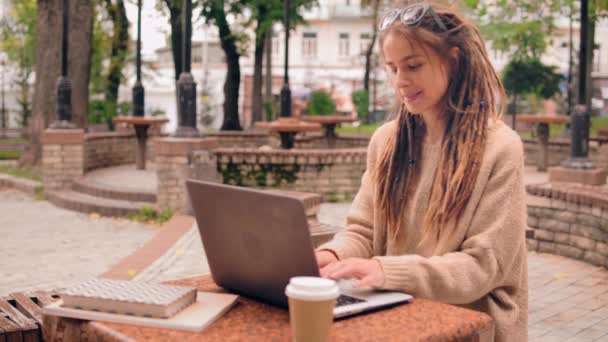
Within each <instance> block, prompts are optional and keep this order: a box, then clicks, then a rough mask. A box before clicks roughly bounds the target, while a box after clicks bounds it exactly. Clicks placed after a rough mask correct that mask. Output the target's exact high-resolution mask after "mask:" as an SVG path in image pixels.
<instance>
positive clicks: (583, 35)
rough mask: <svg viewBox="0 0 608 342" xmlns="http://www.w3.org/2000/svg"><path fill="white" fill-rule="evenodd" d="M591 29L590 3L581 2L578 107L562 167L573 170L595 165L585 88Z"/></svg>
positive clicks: (583, 0)
mask: <svg viewBox="0 0 608 342" xmlns="http://www.w3.org/2000/svg"><path fill="white" fill-rule="evenodd" d="M588 28H589V2H588V0H582V1H581V31H580V43H579V44H580V48H579V63H578V76H579V83H578V105H576V106H575V107H574V112H573V113H572V115H571V118H570V122H571V126H572V136H571V143H570V158H569V159H567V160H565V161H564V162H563V163H562V166H564V167H567V168H573V169H592V168H593V167H594V165H593V163H592V162H591V161H590V160H589V159H587V155H588V152H589V150H588V147H589V121H590V119H589V113H588V112H587V107H586V105H585V102H586V101H585V88H586V85H587V39H588Z"/></svg>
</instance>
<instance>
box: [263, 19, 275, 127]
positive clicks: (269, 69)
mask: <svg viewBox="0 0 608 342" xmlns="http://www.w3.org/2000/svg"><path fill="white" fill-rule="evenodd" d="M271 30H272V26H271V27H270V28H269V29H268V31H267V32H266V92H265V95H264V97H265V100H264V101H265V102H266V106H264V114H265V115H264V121H270V120H272V113H270V112H268V111H267V108H269V107H270V108H272V102H273V99H272V34H271V33H270V32H272V31H271Z"/></svg>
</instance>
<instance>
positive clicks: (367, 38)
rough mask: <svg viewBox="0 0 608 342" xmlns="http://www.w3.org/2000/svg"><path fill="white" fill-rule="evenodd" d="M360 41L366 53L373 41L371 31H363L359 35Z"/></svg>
mask: <svg viewBox="0 0 608 342" xmlns="http://www.w3.org/2000/svg"><path fill="white" fill-rule="evenodd" d="M359 42H360V51H361V53H362V54H363V53H366V52H367V49H369V44H370V43H371V42H372V37H371V35H370V34H369V33H361V35H360V36H359Z"/></svg>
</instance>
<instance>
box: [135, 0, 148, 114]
mask: <svg viewBox="0 0 608 342" xmlns="http://www.w3.org/2000/svg"><path fill="white" fill-rule="evenodd" d="M135 63H136V68H137V80H136V81H135V85H134V86H133V115H134V116H144V108H145V90H144V86H143V85H142V83H141V0H137V57H136V62H135Z"/></svg>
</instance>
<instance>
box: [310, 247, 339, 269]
mask: <svg viewBox="0 0 608 342" xmlns="http://www.w3.org/2000/svg"><path fill="white" fill-rule="evenodd" d="M315 257H317V264H318V265H319V269H320V270H321V269H323V267H325V266H327V265H329V264H331V263H332V262H336V261H338V258H337V257H336V255H335V254H334V253H332V252H330V251H327V250H325V251H318V252H316V253H315Z"/></svg>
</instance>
